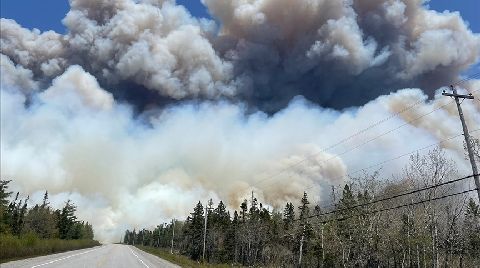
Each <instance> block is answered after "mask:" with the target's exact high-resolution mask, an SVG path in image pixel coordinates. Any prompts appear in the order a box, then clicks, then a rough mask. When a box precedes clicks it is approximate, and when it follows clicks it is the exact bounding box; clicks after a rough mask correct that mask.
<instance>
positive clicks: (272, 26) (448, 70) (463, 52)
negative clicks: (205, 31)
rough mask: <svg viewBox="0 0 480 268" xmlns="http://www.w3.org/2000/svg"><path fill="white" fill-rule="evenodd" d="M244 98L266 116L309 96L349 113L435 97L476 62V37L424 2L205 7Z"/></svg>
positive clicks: (319, 0) (273, 1)
mask: <svg viewBox="0 0 480 268" xmlns="http://www.w3.org/2000/svg"><path fill="white" fill-rule="evenodd" d="M204 2H205V3H206V5H207V6H208V8H209V10H210V12H212V14H213V15H214V16H215V17H217V18H218V19H219V21H221V23H222V29H221V33H220V34H219V38H217V39H216V47H217V49H218V51H219V52H220V54H221V55H222V56H223V57H224V58H226V59H228V60H229V61H231V62H233V64H234V67H235V68H234V73H235V77H241V78H243V79H245V80H246V81H247V82H245V83H243V84H242V85H244V88H242V90H240V91H241V93H242V95H243V96H244V97H245V98H247V99H248V100H249V101H251V102H252V103H255V104H257V105H259V106H260V107H263V108H264V109H266V110H272V109H273V110H276V109H278V107H279V106H280V107H283V106H284V105H285V104H286V103H288V101H289V100H290V99H291V98H292V97H293V96H295V95H303V96H305V97H307V98H308V99H309V100H312V101H314V102H316V103H319V104H321V105H322V106H325V107H333V108H345V107H349V106H352V105H361V104H364V103H366V102H367V101H369V100H371V99H373V98H375V97H377V96H379V95H382V94H386V93H389V92H392V91H395V90H397V89H400V88H405V87H421V88H423V89H424V90H425V91H426V92H427V93H428V94H429V95H432V93H433V89H436V88H438V87H439V86H441V85H445V84H448V83H449V82H451V81H452V80H454V79H455V78H456V77H457V75H458V73H459V72H460V71H462V70H465V69H466V68H468V66H470V65H471V64H472V63H474V62H475V61H476V59H477V57H478V54H479V48H480V39H479V36H478V34H477V35H475V34H472V32H471V31H470V30H469V29H468V27H467V26H466V25H465V23H464V22H463V20H462V18H461V17H460V16H459V14H458V13H442V14H441V13H438V12H435V11H432V10H428V9H426V8H425V7H424V6H423V3H424V1H421V0H403V1H400V0H376V1H363V0H361V1H360V0H358V1H344V0H339V1H331V0H316V1H307V0H300V1H290V0H280V1H279V0H266V1H224V0H205V1H204Z"/></svg>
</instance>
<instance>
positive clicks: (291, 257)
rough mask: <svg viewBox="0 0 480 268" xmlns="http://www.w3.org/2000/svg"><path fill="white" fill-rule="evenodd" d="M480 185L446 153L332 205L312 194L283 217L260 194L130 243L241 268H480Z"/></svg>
mask: <svg viewBox="0 0 480 268" xmlns="http://www.w3.org/2000/svg"><path fill="white" fill-rule="evenodd" d="M476 157H477V159H478V150H476ZM469 175H471V174H469ZM474 185H475V184H473V178H472V176H464V177H462V176H461V175H460V174H459V172H458V170H457V167H456V165H455V163H454V162H453V161H452V160H449V159H447V158H446V156H445V152H444V151H443V150H442V149H439V148H437V149H434V150H432V151H430V152H428V153H427V154H425V155H420V154H419V153H417V154H414V155H412V156H410V159H409V162H408V164H407V165H406V166H405V167H404V168H403V170H402V172H401V174H398V175H392V177H391V178H388V179H386V178H382V177H381V176H380V172H379V171H378V170H377V171H374V172H372V173H367V172H364V174H362V175H361V176H357V177H351V178H349V180H348V181H347V182H346V183H345V185H340V186H337V187H333V186H332V191H331V194H330V196H329V198H328V202H325V203H324V204H323V203H322V204H312V203H310V200H309V196H308V194H307V192H304V193H303V196H302V197H299V198H298V200H295V202H287V203H286V204H285V206H284V207H283V208H280V209H275V208H271V207H268V206H264V205H263V204H262V203H260V202H259V201H258V200H257V198H255V197H254V196H253V195H252V197H251V198H248V200H247V199H245V200H244V201H243V202H242V203H241V205H240V206H239V207H238V209H236V210H233V213H232V212H231V211H229V210H228V209H227V204H225V203H224V202H222V201H220V202H219V203H218V204H216V205H215V204H214V203H213V202H212V200H209V201H208V202H207V203H205V204H202V203H201V202H200V201H199V202H198V203H197V204H196V205H195V206H194V208H193V211H192V212H191V213H190V215H189V216H188V217H187V218H186V219H185V220H184V221H179V220H172V222H169V223H163V224H159V225H157V226H156V228H154V229H153V230H148V229H140V230H126V232H125V235H124V239H123V240H124V241H123V242H124V243H125V244H130V245H142V246H147V247H155V248H164V249H165V250H168V251H170V250H172V252H173V253H174V254H182V255H186V256H188V257H190V258H191V259H193V260H196V261H199V262H206V263H225V264H231V265H238V266H266V267H480V208H479V204H478V202H477V201H478V200H477V196H476V192H475V188H474ZM205 206H206V208H205ZM205 217H206V219H205ZM205 222H206V225H205ZM152 225H153V226H155V224H152ZM172 238H173V239H172Z"/></svg>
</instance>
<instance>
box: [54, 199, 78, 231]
mask: <svg viewBox="0 0 480 268" xmlns="http://www.w3.org/2000/svg"><path fill="white" fill-rule="evenodd" d="M76 210H77V208H76V207H75V205H73V204H72V203H71V201H70V200H68V201H67V202H66V203H65V206H64V207H63V208H62V211H61V213H60V215H59V220H58V231H59V236H60V238H61V239H72V238H73V237H74V236H77V229H74V225H75V223H76V221H77V217H76V216H75V211H76Z"/></svg>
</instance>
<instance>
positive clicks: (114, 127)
mask: <svg viewBox="0 0 480 268" xmlns="http://www.w3.org/2000/svg"><path fill="white" fill-rule="evenodd" d="M204 4H205V5H206V6H207V8H208V10H209V12H210V14H211V15H212V16H213V17H214V18H215V19H216V21H212V20H207V19H198V18H195V17H192V16H191V15H190V14H189V13H188V11H187V10H186V9H185V8H184V7H182V6H179V5H176V3H175V2H174V1H131V0H116V1H106V0H105V1H91V0H71V1H70V6H71V9H70V11H69V12H68V14H67V15H66V17H65V18H64V19H63V23H64V24H65V26H66V27H67V33H66V34H65V35H62V34H58V33H55V32H53V31H48V32H40V31H38V30H28V29H25V28H22V26H20V25H18V24H17V23H16V22H15V21H13V20H9V19H3V18H2V19H1V38H0V42H1V43H0V44H1V49H0V53H1V55H0V60H1V61H0V62H1V92H0V93H1V103H0V104H1V133H0V134H1V152H0V153H1V177H2V179H13V187H14V190H19V191H21V192H22V193H24V194H31V195H32V196H33V200H40V199H41V197H42V193H43V191H44V190H49V192H50V193H51V196H52V204H53V205H54V206H57V207H58V206H61V205H62V203H61V202H62V201H63V200H65V199H66V198H70V199H72V200H73V201H74V202H75V203H76V204H77V205H78V207H79V213H80V216H81V217H82V218H85V219H87V220H89V221H90V222H92V223H93V225H94V228H95V232H96V234H97V238H98V239H100V240H102V241H116V240H117V239H118V237H120V234H121V233H122V232H123V230H124V229H125V228H130V229H132V228H138V227H140V226H148V225H156V224H158V223H160V222H162V221H166V220H169V219H170V218H172V217H175V218H183V217H185V216H186V215H187V213H188V212H189V211H190V210H191V209H192V208H191V206H192V205H193V204H194V203H196V202H197V201H198V200H201V201H206V200H207V199H209V198H213V199H214V200H220V199H222V200H224V201H226V202H227V203H228V204H230V206H231V208H232V209H237V207H238V204H239V202H241V201H242V200H243V198H245V197H246V195H247V194H248V192H249V191H251V190H252V189H254V190H255V192H256V194H257V195H258V196H259V197H260V199H261V201H262V202H264V203H265V204H268V205H271V206H273V207H280V206H283V204H284V202H285V201H287V200H288V201H291V200H296V199H299V197H300V195H301V194H302V193H303V191H304V189H306V188H309V187H311V188H310V189H311V190H309V191H310V192H309V193H310V195H311V196H315V198H316V200H317V201H321V200H325V199H326V198H327V197H325V196H324V194H323V192H324V189H328V185H331V184H341V183H343V182H344V181H345V180H348V178H347V174H348V173H350V172H352V171H355V170H357V169H361V168H364V167H367V166H370V165H371V164H374V163H377V162H381V161H382V160H385V159H389V158H392V157H395V156H398V155H401V154H404V153H406V152H409V151H412V150H414V149H417V148H420V147H423V146H425V145H429V144H432V143H435V142H438V141H440V140H443V139H446V138H449V137H451V136H455V135H458V134H459V133H460V132H461V126H460V123H459V121H458V118H457V111H456V107H455V105H454V103H453V102H452V101H451V100H450V99H448V98H446V97H442V96H441V95H440V91H441V89H440V90H439V88H440V87H441V86H444V85H448V84H450V83H452V81H455V80H457V79H458V78H459V77H460V76H459V74H460V73H461V72H462V71H464V70H466V69H468V68H469V66H471V65H472V64H475V63H476V62H478V57H479V54H480V35H479V34H476V33H472V31H471V30H470V29H469V28H468V26H467V25H466V24H465V22H464V21H463V20H462V18H461V16H460V14H459V13H456V12H452V13H448V12H445V13H438V12H435V11H432V10H429V9H427V8H426V7H425V6H424V2H423V1H420V0H402V1H400V0H396V1H395V0H377V1H340V0H335V1H331V0H329V1H327V0H314V1H311V0H310V1H307V0H300V1H288V0H263V1H260V0H250V1H247V0H229V1H224V0H204ZM461 87H462V88H461V89H460V90H463V91H465V92H466V91H467V90H478V89H479V88H480V81H478V80H473V81H470V82H468V83H464V84H462V85H461ZM474 94H476V96H478V92H477V93H474ZM419 101H420V104H419V105H416V106H414V107H413V108H411V109H409V110H407V111H406V112H404V113H402V114H400V115H399V116H396V117H394V118H392V119H391V120H388V121H386V122H384V123H382V124H381V125H378V126H377V127H375V128H372V129H371V130H369V131H367V132H364V133H361V134H360V135H358V136H355V137H354V138H352V139H350V140H348V141H347V142H345V143H342V144H340V145H339V146H336V147H335V148H332V149H331V150H327V151H324V150H323V149H324V148H328V147H329V146H330V145H332V144H335V143H337V142H338V141H339V140H342V139H343V138H345V137H348V136H350V135H351V134H353V133H356V132H358V131H359V130H361V129H363V128H365V127H367V126H369V125H370V124H372V123H374V122H376V121H378V120H381V119H383V118H385V117H387V116H389V115H391V114H395V113H398V112H400V111H402V110H404V109H405V108H407V107H410V106H412V105H413V104H414V103H417V102H419ZM462 107H463V108H464V111H465V114H466V117H467V118H466V119H467V121H468V122H467V123H468V124H469V127H470V128H471V130H476V129H479V128H480V102H478V101H474V102H471V101H469V102H465V103H463V104H462ZM434 109H436V110H435V111H434V112H433V113H431V114H429V115H428V116H425V117H423V118H422V119H420V120H415V121H412V122H410V121H411V120H412V119H415V118H418V117H419V116H422V115H424V114H427V113H429V112H431V111H433V110H434ZM405 122H410V123H409V124H408V125H406V126H404V127H402V128H399V129H398V130H396V131H395V132H394V133H392V134H390V135H383V136H381V137H380V138H378V139H376V140H375V141H374V142H369V143H366V144H365V145H364V146H361V147H358V149H355V150H351V151H350V152H349V153H345V154H343V153H342V152H345V151H346V150H349V149H351V148H353V147H355V146H357V145H358V144H362V143H365V142H366V141H368V140H370V139H372V138H375V137H377V136H379V135H380V134H382V133H384V132H386V131H388V130H390V129H393V128H396V127H398V126H399V125H402V124H405ZM472 135H473V136H474V137H476V138H479V137H480V131H477V132H475V131H474V132H472ZM405 141H408V143H406V142H405ZM441 146H442V147H443V148H444V149H446V153H447V155H448V157H450V158H452V159H454V160H455V161H456V163H457V164H458V168H459V173H461V174H463V173H464V174H467V173H469V166H468V162H467V161H465V160H464V152H463V146H462V142H461V140H460V139H453V140H450V141H447V142H444V143H442V144H441ZM407 160H408V159H399V160H397V161H394V162H393V163H390V164H388V166H387V165H385V167H384V172H383V174H384V175H385V176H390V175H391V174H394V173H398V172H400V171H401V168H402V167H403V165H404V164H405V163H406V161H407ZM300 161H302V162H300ZM299 162H300V164H298V163H299ZM326 187H327V188H326Z"/></svg>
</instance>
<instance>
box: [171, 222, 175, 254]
mask: <svg viewBox="0 0 480 268" xmlns="http://www.w3.org/2000/svg"><path fill="white" fill-rule="evenodd" d="M173 238H175V219H173V220H172V247H171V248H170V254H173Z"/></svg>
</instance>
